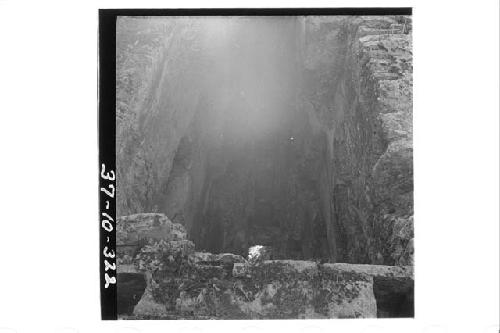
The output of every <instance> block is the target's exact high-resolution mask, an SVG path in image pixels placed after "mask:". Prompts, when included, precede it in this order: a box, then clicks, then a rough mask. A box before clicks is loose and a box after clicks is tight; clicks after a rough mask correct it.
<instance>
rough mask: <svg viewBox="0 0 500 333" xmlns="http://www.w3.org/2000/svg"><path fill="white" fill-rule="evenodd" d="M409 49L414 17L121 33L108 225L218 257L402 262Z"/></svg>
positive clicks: (167, 23) (144, 27) (125, 23)
mask: <svg viewBox="0 0 500 333" xmlns="http://www.w3.org/2000/svg"><path fill="white" fill-rule="evenodd" d="M130 36H134V38H133V39H130ZM151 36H155V37H154V38H153V37H151ZM134 43H135V44H134ZM130 45H134V46H133V47H130ZM411 45H412V44H411V20H410V18H409V17H389V16H384V17H273V18H266V17H262V18H255V17H254V18H245V17H234V18H200V19H182V18H176V19H172V18H171V19H156V20H153V21H150V22H149V23H147V24H146V23H144V22H141V21H140V20H139V19H133V18H123V19H121V20H119V22H118V30H117V47H118V52H117V54H118V55H120V54H123V55H125V56H124V57H123V58H124V59H122V60H120V58H119V59H118V62H117V69H118V70H117V75H118V77H117V80H118V81H117V82H118V83H119V84H120V83H123V84H124V85H125V83H127V85H126V87H129V89H130V91H131V93H130V94H128V95H127V94H118V96H117V107H118V109H117V113H118V118H117V133H118V134H117V172H118V176H117V181H118V187H117V193H118V199H117V200H118V208H117V211H118V215H129V214H134V213H142V212H159V213H164V214H166V215H167V216H168V217H169V218H170V219H171V220H172V221H173V222H174V223H180V224H182V225H184V226H185V228H186V230H187V234H188V238H189V239H191V240H192V241H193V242H194V243H195V244H196V247H197V249H199V250H207V251H210V252H213V253H220V252H231V253H235V254H241V255H246V253H247V251H248V248H249V247H250V246H252V245H257V244H259V245H269V246H271V247H273V249H274V253H273V256H274V258H275V259H304V260H308V259H322V260H324V261H327V262H349V263H369V264H385V265H396V264H399V265H408V264H412V260H413V259H412V258H413V197H412V193H413V172H412V53H411ZM137 50H141V52H142V53H141V52H139V51H137ZM131 57H132V58H134V57H135V58H134V59H136V60H137V62H138V63H141V64H143V66H142V67H140V71H139V70H137V71H136V72H133V71H132V72H131V71H126V70H125V69H126V68H127V62H126V59H130V58H131ZM125 73H126V74H125ZM130 96H139V97H134V98H132V97H130Z"/></svg>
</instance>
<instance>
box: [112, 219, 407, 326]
mask: <svg viewBox="0 0 500 333" xmlns="http://www.w3.org/2000/svg"><path fill="white" fill-rule="evenodd" d="M117 228H118V230H119V231H120V237H119V238H118V239H119V244H121V246H123V244H126V245H127V246H132V245H133V246H135V247H136V250H135V252H134V253H135V254H132V253H131V252H130V251H129V252H128V253H129V254H128V255H127V256H125V258H121V259H120V260H118V271H119V272H120V274H119V283H121V285H120V286H119V293H120V297H119V303H120V316H121V318H124V319H138V318H157V319H175V318H192V319H210V318H217V319H223V318H226V319H238V318H240V319H262V318H283V319H284V318H369V317H376V316H377V315H390V314H391V313H392V312H391V311H396V310H394V309H392V308H391V304H393V303H394V301H393V300H394V299H396V300H397V301H398V302H402V303H401V304H403V305H406V304H408V303H409V302H408V301H407V299H410V297H412V296H408V295H410V294H411V295H412V291H413V289H412V288H413V269H412V267H396V266H375V265H352V264H345V263H334V264H331V263H319V262H315V261H301V260H263V261H249V262H248V261H247V260H245V259H244V258H243V257H242V256H239V255H235V254H231V253H220V254H212V253H208V252H195V251H194V244H193V243H192V242H190V241H189V240H187V239H186V238H185V232H184V229H183V227H182V226H181V225H178V224H175V223H172V222H170V220H169V219H168V218H167V217H166V216H164V215H162V214H136V215H132V216H126V217H122V218H120V219H118V223H117ZM151 230H154V231H155V232H153V233H152V232H151ZM398 230H399V229H398ZM400 232H403V230H402V229H401V230H400ZM125 259H126V260H125ZM394 286H396V287H394ZM375 287H376V288H375ZM374 288H375V289H374ZM391 288H392V289H391ZM374 290H376V292H377V295H379V297H380V298H381V299H382V300H383V301H382V303H381V304H382V310H381V311H379V310H378V308H377V302H378V300H377V298H376V295H375V294H374ZM394 295H396V296H394ZM411 299H412V298H411ZM379 312H380V313H379ZM405 314H407V311H406V312H404V313H403V315H405Z"/></svg>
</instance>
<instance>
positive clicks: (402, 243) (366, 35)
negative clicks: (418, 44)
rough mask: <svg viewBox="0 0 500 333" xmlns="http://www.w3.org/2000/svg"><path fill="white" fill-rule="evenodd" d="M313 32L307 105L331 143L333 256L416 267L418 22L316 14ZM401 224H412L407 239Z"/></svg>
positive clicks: (325, 199)
mask: <svg viewBox="0 0 500 333" xmlns="http://www.w3.org/2000/svg"><path fill="white" fill-rule="evenodd" d="M306 31H307V34H308V35H310V36H311V38H306V41H307V43H306V46H307V48H306V53H305V57H306V61H305V64H306V69H307V75H308V77H309V79H308V81H307V82H308V84H307V87H306V97H305V99H304V103H305V104H306V105H308V106H309V108H310V111H309V112H308V113H309V117H310V118H311V119H312V120H311V121H310V122H311V123H312V124H317V125H316V127H317V128H318V129H317V130H318V131H321V132H323V133H325V137H326V140H327V147H328V149H327V150H326V154H327V158H326V159H325V160H326V161H325V164H324V165H323V168H324V169H325V170H324V171H322V181H321V183H322V184H323V187H322V191H321V194H320V195H321V197H322V211H323V215H324V216H326V220H327V228H326V229H327V235H328V242H329V243H330V244H334V246H333V247H331V248H330V255H331V256H330V257H331V259H333V260H334V261H346V262H357V263H359V262H363V263H377V264H391V265H393V264H404V265H408V264H411V263H412V261H413V259H412V251H413V249H412V247H411V245H408V244H410V239H411V238H412V237H413V229H412V228H413V218H410V217H411V216H412V215H413V147H412V145H413V142H412V135H413V126H412V99H413V94H412V84H413V79H412V70H413V69H412V40H411V33H410V32H411V18H410V17H403V16H401V17H398V16H396V17H392V16H384V17H376V16H374V17H358V18H349V19H345V18H342V17H321V18H311V19H310V20H306ZM310 82H311V83H310ZM394 221H398V223H396V224H397V225H400V224H402V223H403V222H402V221H405V222H404V223H403V224H404V228H403V229H404V230H405V231H404V235H403V234H402V233H401V232H400V231H398V230H399V229H401V227H397V226H395V223H394ZM396 229H398V230H396ZM407 247H408V249H407Z"/></svg>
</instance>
